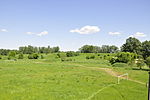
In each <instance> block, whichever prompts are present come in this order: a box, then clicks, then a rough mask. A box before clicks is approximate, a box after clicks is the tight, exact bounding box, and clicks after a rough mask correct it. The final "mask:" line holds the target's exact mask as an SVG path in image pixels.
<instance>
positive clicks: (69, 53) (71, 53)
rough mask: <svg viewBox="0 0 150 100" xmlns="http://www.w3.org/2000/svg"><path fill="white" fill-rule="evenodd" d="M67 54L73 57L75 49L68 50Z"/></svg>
mask: <svg viewBox="0 0 150 100" xmlns="http://www.w3.org/2000/svg"><path fill="white" fill-rule="evenodd" d="M66 56H67V57H73V56H74V52H73V51H68V52H67V53H66Z"/></svg>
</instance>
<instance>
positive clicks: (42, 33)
mask: <svg viewBox="0 0 150 100" xmlns="http://www.w3.org/2000/svg"><path fill="white" fill-rule="evenodd" d="M47 34H48V31H43V32H41V33H38V34H37V35H38V36H43V35H47Z"/></svg>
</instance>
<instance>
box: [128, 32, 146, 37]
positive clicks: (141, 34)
mask: <svg viewBox="0 0 150 100" xmlns="http://www.w3.org/2000/svg"><path fill="white" fill-rule="evenodd" d="M129 37H146V34H144V33H142V32H136V33H135V34H133V35H130V36H129Z"/></svg>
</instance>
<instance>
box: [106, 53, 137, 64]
mask: <svg viewBox="0 0 150 100" xmlns="http://www.w3.org/2000/svg"><path fill="white" fill-rule="evenodd" d="M106 57H107V56H106ZM106 57H104V58H106ZM136 58H137V54H135V53H129V52H118V53H117V54H116V56H115V57H111V56H110V58H109V59H107V60H109V62H110V63H111V64H114V63H116V62H122V63H129V62H132V61H133V60H134V59H136Z"/></svg>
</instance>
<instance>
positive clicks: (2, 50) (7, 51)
mask: <svg viewBox="0 0 150 100" xmlns="http://www.w3.org/2000/svg"><path fill="white" fill-rule="evenodd" d="M9 52H10V50H8V49H0V55H3V56H7V55H8V53H9Z"/></svg>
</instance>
